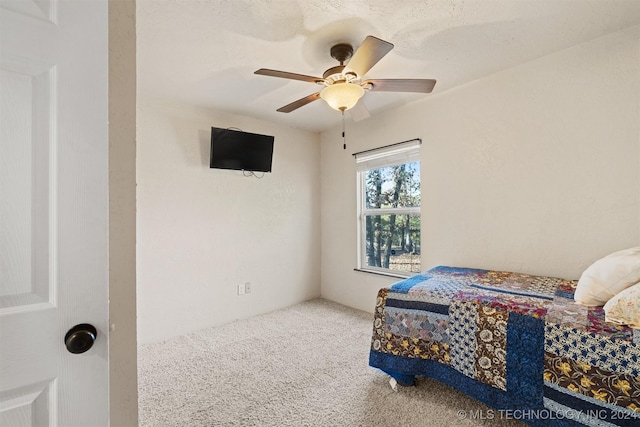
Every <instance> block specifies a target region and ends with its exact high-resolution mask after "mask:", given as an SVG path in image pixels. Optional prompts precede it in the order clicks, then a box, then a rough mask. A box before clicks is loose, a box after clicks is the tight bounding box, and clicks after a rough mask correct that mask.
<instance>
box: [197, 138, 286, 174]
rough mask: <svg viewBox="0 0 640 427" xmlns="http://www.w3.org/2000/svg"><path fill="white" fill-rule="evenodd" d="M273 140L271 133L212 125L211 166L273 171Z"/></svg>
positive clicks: (214, 167) (215, 167)
mask: <svg viewBox="0 0 640 427" xmlns="http://www.w3.org/2000/svg"><path fill="white" fill-rule="evenodd" d="M273 141H274V137H273V136H269V135H260V134H257V133H249V132H243V131H240V130H234V129H221V128H216V127H212V128H211V158H210V161H209V167H210V168H213V169H233V170H245V171H252V172H271V161H272V159H273Z"/></svg>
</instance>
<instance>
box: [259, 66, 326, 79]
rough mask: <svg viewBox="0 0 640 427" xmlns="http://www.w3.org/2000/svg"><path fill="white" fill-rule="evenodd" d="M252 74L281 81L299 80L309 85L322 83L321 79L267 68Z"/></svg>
mask: <svg viewBox="0 0 640 427" xmlns="http://www.w3.org/2000/svg"><path fill="white" fill-rule="evenodd" d="M253 74H260V75H262V76H271V77H280V78H283V79H291V80H301V81H303V82H309V83H322V82H323V81H324V79H323V78H322V77H313V76H307V75H304V74H296V73H289V72H287V71H278V70H270V69H268V68H260V69H259V70H256V71H254V73H253Z"/></svg>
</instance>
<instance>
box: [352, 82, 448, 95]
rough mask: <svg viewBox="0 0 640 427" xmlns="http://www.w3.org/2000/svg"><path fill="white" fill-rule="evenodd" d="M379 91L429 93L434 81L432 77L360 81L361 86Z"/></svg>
mask: <svg viewBox="0 0 640 427" xmlns="http://www.w3.org/2000/svg"><path fill="white" fill-rule="evenodd" d="M367 85H370V86H371V87H370V88H369V90H372V91H380V92H420V93H431V91H432V90H433V87H434V86H435V85H436V81H435V80H433V79H369V80H365V81H364V82H362V86H363V87H365V88H366V87H367Z"/></svg>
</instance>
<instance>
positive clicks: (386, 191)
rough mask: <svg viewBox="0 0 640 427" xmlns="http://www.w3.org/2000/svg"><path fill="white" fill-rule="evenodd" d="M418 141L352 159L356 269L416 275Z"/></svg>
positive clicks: (374, 151) (418, 258) (418, 194)
mask: <svg viewBox="0 0 640 427" xmlns="http://www.w3.org/2000/svg"><path fill="white" fill-rule="evenodd" d="M420 143H421V141H420V140H419V139H415V140H411V141H406V142H402V143H399V144H393V145H390V146H387V147H382V148H378V149H374V150H369V151H364V152H361V153H356V154H355V157H356V166H357V173H358V239H359V242H358V268H359V269H362V270H370V271H379V272H386V273H393V274H399V275H404V276H409V275H411V274H413V273H419V272H420V271H421V270H420Z"/></svg>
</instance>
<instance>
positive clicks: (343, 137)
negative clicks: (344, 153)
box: [342, 110, 347, 150]
mask: <svg viewBox="0 0 640 427" xmlns="http://www.w3.org/2000/svg"><path fill="white" fill-rule="evenodd" d="M342 149H343V150H346V149H347V137H346V136H345V131H344V110H342Z"/></svg>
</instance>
